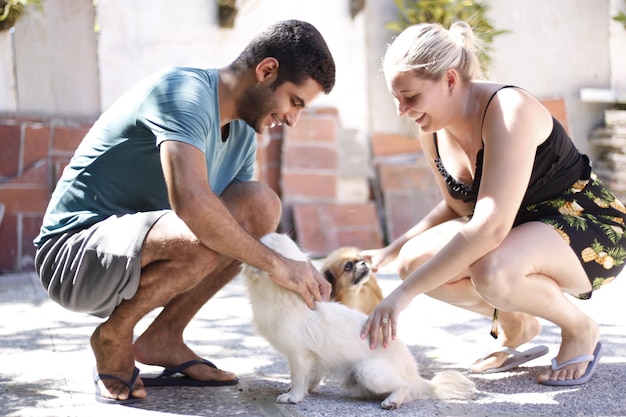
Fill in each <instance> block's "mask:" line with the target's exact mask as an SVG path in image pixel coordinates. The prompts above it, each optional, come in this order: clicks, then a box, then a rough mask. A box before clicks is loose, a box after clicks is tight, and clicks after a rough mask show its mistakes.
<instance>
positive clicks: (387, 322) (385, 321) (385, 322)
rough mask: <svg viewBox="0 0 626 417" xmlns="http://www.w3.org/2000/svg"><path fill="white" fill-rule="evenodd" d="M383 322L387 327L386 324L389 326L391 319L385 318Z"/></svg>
mask: <svg viewBox="0 0 626 417" xmlns="http://www.w3.org/2000/svg"><path fill="white" fill-rule="evenodd" d="M382 322H383V324H385V325H386V324H389V319H388V318H386V317H385V318H384V319H382Z"/></svg>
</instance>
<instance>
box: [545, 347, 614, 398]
mask: <svg viewBox="0 0 626 417" xmlns="http://www.w3.org/2000/svg"><path fill="white" fill-rule="evenodd" d="M601 357H602V343H600V342H598V344H597V345H596V348H595V349H594V351H593V355H580V356H577V357H575V358H574V359H571V360H569V361H567V362H564V363H562V364H560V365H559V364H557V363H556V358H552V370H553V371H558V370H559V369H561V368H564V367H566V366H567V365H572V364H574V363H581V362H587V361H589V365H587V370H586V371H585V373H584V374H583V376H581V377H580V378H576V379H564V380H551V379H548V380H546V381H542V382H540V384H542V385H550V386H555V387H560V386H570V385H580V384H584V383H585V382H587V381H589V379H590V378H591V377H592V376H593V373H594V372H595V370H596V365H598V362H599V361H600V358H601Z"/></svg>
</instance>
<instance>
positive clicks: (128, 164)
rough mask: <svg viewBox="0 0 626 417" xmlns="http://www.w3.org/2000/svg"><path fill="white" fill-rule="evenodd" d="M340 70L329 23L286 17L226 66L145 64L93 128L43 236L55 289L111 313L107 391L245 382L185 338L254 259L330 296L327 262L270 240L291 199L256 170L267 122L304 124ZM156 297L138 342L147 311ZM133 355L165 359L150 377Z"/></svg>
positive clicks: (43, 263)
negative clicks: (139, 77)
mask: <svg viewBox="0 0 626 417" xmlns="http://www.w3.org/2000/svg"><path fill="white" fill-rule="evenodd" d="M334 82H335V65H334V61H333V58H332V56H331V54H330V52H329V50H328V47H327V45H326V43H325V41H324V39H323V38H322V36H321V35H320V33H319V32H318V31H317V30H316V29H315V28H314V27H313V26H312V25H310V24H308V23H306V22H301V21H296V20H290V21H284V22H278V23H276V24H275V25H273V26H271V27H269V28H268V29H266V30H265V31H263V32H262V33H261V34H259V35H258V36H257V37H256V38H255V39H253V40H252V41H251V42H250V44H249V45H248V46H247V47H246V48H245V49H244V51H243V52H242V53H241V55H240V56H239V57H238V58H237V59H236V60H235V61H233V62H232V63H231V64H230V65H229V66H227V67H224V68H221V69H196V68H173V69H167V70H164V71H161V72H159V73H157V74H155V75H153V76H151V77H149V78H147V79H146V80H144V81H143V82H141V83H139V84H138V85H137V86H136V87H134V88H133V89H131V90H130V91H129V92H127V93H126V94H125V95H124V96H122V97H121V98H120V99H119V100H118V101H117V102H116V103H114V104H113V105H112V106H111V107H110V108H109V109H108V110H107V111H106V112H105V113H103V114H102V116H101V117H100V118H99V119H98V120H97V121H96V123H95V124H94V126H93V127H92V128H91V129H90V131H89V132H88V133H87V135H86V136H85V138H84V139H83V141H82V142H81V144H80V145H79V147H78V149H77V150H76V153H75V155H74V157H73V158H72V160H71V162H70V163H69V165H68V166H67V168H66V169H65V170H64V172H63V175H62V177H61V179H60V180H59V182H58V184H57V186H56V189H55V190H54V193H53V194H52V198H51V201H50V204H49V206H48V209H47V211H46V214H45V217H44V220H43V225H42V227H41V232H40V234H39V236H38V237H37V238H36V239H35V242H34V243H35V246H36V247H37V254H36V259H35V263H36V269H37V272H38V274H39V276H40V278H41V281H42V283H43V285H44V287H45V288H46V289H47V290H48V293H49V295H50V297H51V298H52V299H53V300H54V301H56V302H58V303H59V304H61V305H62V306H63V307H65V308H67V309H69V310H72V311H77V312H83V313H88V314H92V315H95V316H98V317H103V318H107V320H106V321H105V322H103V323H102V324H101V325H100V326H98V327H97V329H96V330H95V331H94V333H93V335H92V336H91V346H92V349H93V352H94V354H95V358H96V367H97V370H96V371H95V372H94V374H95V375H94V380H95V388H96V399H97V400H98V401H101V402H106V403H118V404H119V403H124V404H127V403H129V402H136V401H139V400H141V399H142V398H144V397H146V391H145V389H144V386H148V385H196V386H197V385H200V386H206V385H230V384H236V383H237V378H236V377H235V375H233V374H232V373H230V372H226V371H223V370H220V369H218V368H217V367H216V366H215V365H214V364H213V363H212V362H210V361H208V360H206V359H202V358H200V357H199V356H198V355H196V354H195V353H194V352H193V351H192V350H191V349H190V348H189V347H188V346H187V345H186V344H185V342H184V341H183V330H184V329H185V327H186V326H187V324H188V323H189V322H190V321H191V319H192V318H193V316H194V315H195V314H196V313H197V311H198V310H199V309H200V308H201V307H202V306H203V305H204V304H205V303H206V302H207V301H208V300H209V299H210V298H211V297H212V296H213V295H215V293H216V292H217V291H218V290H220V289H221V288H222V287H223V286H224V285H225V284H226V283H228V282H229V281H230V280H231V279H232V278H233V277H235V276H236V274H237V273H238V272H239V269H240V264H241V263H242V262H243V263H246V264H250V265H252V266H255V267H257V268H259V269H261V270H265V271H267V272H268V273H269V274H270V276H271V277H272V279H273V280H274V281H276V282H277V283H279V284H280V285H283V286H284V287H286V288H289V289H291V290H293V291H295V292H297V293H298V294H300V296H302V298H303V299H304V300H305V302H306V303H307V304H308V305H309V307H311V308H314V305H315V304H314V302H315V301H319V300H322V299H328V295H329V293H330V288H329V285H328V284H327V282H326V280H325V279H324V278H323V277H322V276H321V275H320V274H319V273H318V272H317V271H316V270H315V268H313V267H312V266H311V265H309V264H307V263H303V262H295V261H291V260H288V259H285V258H283V257H281V256H279V255H278V254H277V253H275V252H273V251H271V250H269V249H268V248H267V247H266V246H264V245H262V244H261V243H260V242H259V241H258V238H260V237H261V236H263V235H265V234H266V233H269V232H273V231H275V230H276V228H277V227H278V223H279V220H280V216H281V202H280V200H279V198H278V196H277V195H276V194H275V193H274V192H273V191H271V189H269V188H268V187H267V186H265V185H263V184H261V183H258V182H254V181H252V175H253V167H254V162H255V154H256V133H257V132H258V133H260V132H262V131H263V130H264V129H265V128H267V127H270V126H274V125H281V124H286V125H288V126H293V125H295V123H296V121H297V120H298V117H299V116H300V113H301V112H302V110H303V109H304V108H305V107H306V106H307V105H309V103H311V101H313V99H315V98H316V97H317V96H319V95H320V94H321V93H322V92H324V93H329V92H330V91H331V89H332V88H333V85H334ZM157 307H163V310H162V311H161V313H160V314H159V315H158V316H157V318H156V319H155V320H154V321H153V322H152V323H151V325H150V326H149V327H148V329H147V330H146V331H145V332H144V333H143V334H142V335H141V336H139V337H138V338H137V340H136V341H134V342H133V329H134V327H135V325H136V324H137V322H138V321H139V320H140V319H141V318H142V317H144V316H145V315H146V314H147V313H149V312H150V311H152V310H153V309H155V308H157ZM135 361H138V362H141V363H144V364H148V365H158V366H162V367H164V368H165V370H164V372H163V374H161V375H159V376H158V377H156V378H147V377H144V378H142V377H141V376H139V370H138V369H137V368H136V367H135Z"/></svg>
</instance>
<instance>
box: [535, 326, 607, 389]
mask: <svg viewBox="0 0 626 417" xmlns="http://www.w3.org/2000/svg"><path fill="white" fill-rule="evenodd" d="M585 318H586V320H585V322H584V323H582V324H581V326H579V328H577V329H575V330H574V331H570V332H565V330H561V347H560V349H559V353H558V354H557V355H556V358H555V359H556V363H557V365H559V364H563V363H565V362H568V361H570V360H572V359H574V358H577V357H580V356H583V355H593V352H594V350H595V347H596V345H597V344H598V341H599V340H600V328H599V327H598V325H597V324H596V323H595V322H594V321H593V320H591V319H590V318H589V317H585ZM589 363H590V361H583V362H577V363H572V364H570V365H567V366H564V367H562V368H560V369H557V370H554V369H552V368H550V369H548V370H547V371H546V372H545V373H544V374H543V375H541V376H539V378H538V379H537V382H539V383H544V382H546V381H549V380H552V381H565V380H572V379H578V378H580V377H582V376H583V375H584V374H585V371H586V370H587V366H588V365H589Z"/></svg>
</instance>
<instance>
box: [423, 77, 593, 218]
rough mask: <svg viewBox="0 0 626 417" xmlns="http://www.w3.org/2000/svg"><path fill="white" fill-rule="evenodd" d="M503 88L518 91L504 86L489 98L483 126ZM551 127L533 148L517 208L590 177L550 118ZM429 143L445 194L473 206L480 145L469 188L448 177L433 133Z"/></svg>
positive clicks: (585, 163) (587, 167)
mask: <svg viewBox="0 0 626 417" xmlns="http://www.w3.org/2000/svg"><path fill="white" fill-rule="evenodd" d="M503 88H518V87H515V86H512V85H506V86H503V87H501V88H500V89H498V90H497V91H496V92H495V93H493V94H492V95H491V97H490V98H489V101H488V102H487V106H486V107H485V113H484V114H483V120H482V123H483V124H484V123H485V115H486V114H487V108H488V107H489V104H490V103H491V100H493V98H494V97H495V95H496V94H497V93H498V91H500V90H501V89H503ZM552 124H553V126H552V132H551V133H550V135H549V136H548V138H547V139H546V140H545V141H544V142H543V143H542V144H541V145H539V146H538V147H537V152H536V153H535V162H534V164H533V170H532V173H531V177H530V181H529V183H528V188H527V189H526V194H525V195H524V199H523V201H522V206H521V207H526V206H528V205H531V204H536V203H540V202H542V201H545V200H549V199H550V198H553V197H556V196H557V195H559V194H560V193H561V192H562V191H564V190H566V189H567V188H569V187H570V186H571V185H572V184H574V183H575V182H576V181H577V180H578V179H588V178H589V175H590V173H591V164H590V162H589V158H588V157H587V156H586V155H583V154H581V153H580V152H579V151H578V149H577V148H576V146H575V145H574V142H573V141H572V139H571V138H570V137H569V136H568V135H567V133H566V132H565V129H564V128H563V126H562V125H561V124H560V123H559V121H558V120H556V119H555V118H554V117H553V118H552ZM481 135H482V126H481ZM433 140H434V143H435V150H436V152H437V158H436V159H435V163H436V164H437V169H438V170H439V173H440V174H441V175H442V176H443V178H444V179H445V181H446V185H447V188H448V192H449V194H450V195H451V196H452V197H453V198H455V199H457V200H463V201H464V202H474V203H475V202H476V199H477V197H478V190H479V188H480V180H481V177H482V170H483V153H484V142H483V148H482V149H481V150H480V151H478V154H477V155H476V171H475V174H474V181H473V182H472V184H471V185H469V184H465V183H462V182H460V181H457V180H456V179H455V178H454V177H452V175H450V173H449V172H448V171H447V170H446V168H445V166H444V165H443V162H442V161H441V157H440V155H439V145H438V144H437V133H433Z"/></svg>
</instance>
